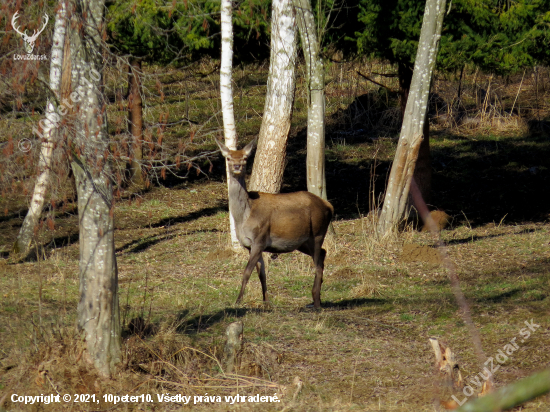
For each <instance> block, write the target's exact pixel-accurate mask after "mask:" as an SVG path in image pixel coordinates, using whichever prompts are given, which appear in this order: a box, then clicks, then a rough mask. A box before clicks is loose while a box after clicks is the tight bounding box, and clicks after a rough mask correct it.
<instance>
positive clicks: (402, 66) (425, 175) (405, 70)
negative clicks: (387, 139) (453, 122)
mask: <svg viewBox="0 0 550 412" xmlns="http://www.w3.org/2000/svg"><path fill="white" fill-rule="evenodd" d="M397 74H398V76H399V105H400V107H401V121H402V122H403V121H404V119H405V110H406V107H407V101H408V99H409V92H410V89H411V82H412V76H413V67H411V66H410V65H408V64H406V63H401V62H400V63H398V65H397ZM428 93H429V92H428ZM428 96H429V95H428ZM427 112H428V111H427V110H426V116H425V118H424V128H423V131H422V137H423V139H422V143H420V150H419V151H418V159H417V160H416V167H415V169H414V180H416V184H417V186H418V189H419V190H420V193H421V195H422V198H423V199H424V202H426V203H428V204H429V203H430V201H431V192H432V160H431V155H430V122H429V120H428V113H427Z"/></svg>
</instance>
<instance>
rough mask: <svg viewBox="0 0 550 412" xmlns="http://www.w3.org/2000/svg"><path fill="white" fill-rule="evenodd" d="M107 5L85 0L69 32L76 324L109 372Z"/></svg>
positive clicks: (112, 333)
mask: <svg viewBox="0 0 550 412" xmlns="http://www.w3.org/2000/svg"><path fill="white" fill-rule="evenodd" d="M103 10H104V0H87V1H83V2H80V3H79V4H78V6H77V7H76V8H75V10H74V13H73V21H72V24H71V28H78V27H83V29H82V30H73V31H72V32H71V36H70V39H71V57H72V64H71V67H72V77H71V83H72V85H73V87H76V89H75V92H76V93H78V96H79V97H78V102H79V106H78V108H77V110H76V112H75V121H74V130H75V135H74V137H73V147H72V153H73V160H72V168H73V172H74V175H75V178H76V186H77V195H78V217H79V230H80V234H79V242H80V265H79V277H80V300H79V303H78V315H77V317H78V329H79V331H81V332H82V333H83V337H84V339H85V341H86V348H87V353H86V359H87V360H88V361H89V362H91V363H93V364H94V365H95V367H96V368H97V369H98V371H99V372H100V373H101V374H102V375H103V376H106V377H109V376H111V375H112V373H113V369H114V365H115V364H116V363H118V362H120V356H121V355H120V316H119V306H118V272H117V264H116V256H115V247H114V233H113V231H114V218H113V215H114V203H113V188H112V185H111V177H112V174H111V167H110V163H109V159H108V156H109V136H108V134H107V115H106V111H105V105H106V101H105V99H104V95H103V93H102V92H101V88H102V82H101V77H102V76H101V71H102V66H101V63H102V57H101V49H100V46H101V31H102V30H103V29H104V28H103V27H102V26H103ZM80 22H82V23H83V24H81V25H79V23H80ZM73 94H74V93H73Z"/></svg>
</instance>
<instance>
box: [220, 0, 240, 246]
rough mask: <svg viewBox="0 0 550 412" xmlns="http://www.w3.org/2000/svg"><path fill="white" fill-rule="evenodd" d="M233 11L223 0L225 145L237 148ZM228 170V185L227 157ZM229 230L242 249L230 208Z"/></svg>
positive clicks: (221, 95)
mask: <svg viewBox="0 0 550 412" xmlns="http://www.w3.org/2000/svg"><path fill="white" fill-rule="evenodd" d="M232 16H233V11H232V7H231V0H222V3H221V26H222V27H221V29H222V56H221V67H220V97H221V102H222V116H223V134H224V136H225V145H226V146H227V147H228V148H229V149H231V150H237V130H236V127H235V113H234V111H233V83H232V71H233V23H232ZM225 165H226V167H225V170H226V172H227V185H228V190H229V180H230V178H231V176H230V171H229V166H228V165H227V159H226V161H225ZM229 231H230V233H231V248H232V249H233V250H235V251H237V250H239V249H241V244H240V243H239V239H238V238H237V230H236V227H235V217H234V216H233V211H232V210H231V209H229Z"/></svg>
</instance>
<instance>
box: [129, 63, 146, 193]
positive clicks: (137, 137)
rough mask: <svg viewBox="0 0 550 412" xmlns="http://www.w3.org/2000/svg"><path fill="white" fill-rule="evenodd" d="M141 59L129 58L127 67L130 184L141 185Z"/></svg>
mask: <svg viewBox="0 0 550 412" xmlns="http://www.w3.org/2000/svg"><path fill="white" fill-rule="evenodd" d="M141 73H142V71H141V59H138V58H135V57H133V58H131V59H130V64H129V65H128V84H129V87H128V112H129V113H128V123H129V128H130V135H131V136H132V143H131V147H132V149H131V150H132V153H131V154H130V158H131V159H132V160H131V161H130V170H131V180H132V183H134V184H136V185H140V186H141V185H143V177H142V175H141V160H142V159H143V149H142V142H143V101H142V100H141V81H140V76H141Z"/></svg>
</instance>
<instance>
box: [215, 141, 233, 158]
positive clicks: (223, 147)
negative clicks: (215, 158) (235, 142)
mask: <svg viewBox="0 0 550 412" xmlns="http://www.w3.org/2000/svg"><path fill="white" fill-rule="evenodd" d="M214 140H215V141H216V143H217V145H218V147H219V148H220V150H221V152H222V155H223V156H224V157H227V156H229V149H228V148H227V146H226V145H224V144H223V143H222V142H220V141H219V140H218V139H217V138H215V137H214Z"/></svg>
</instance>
